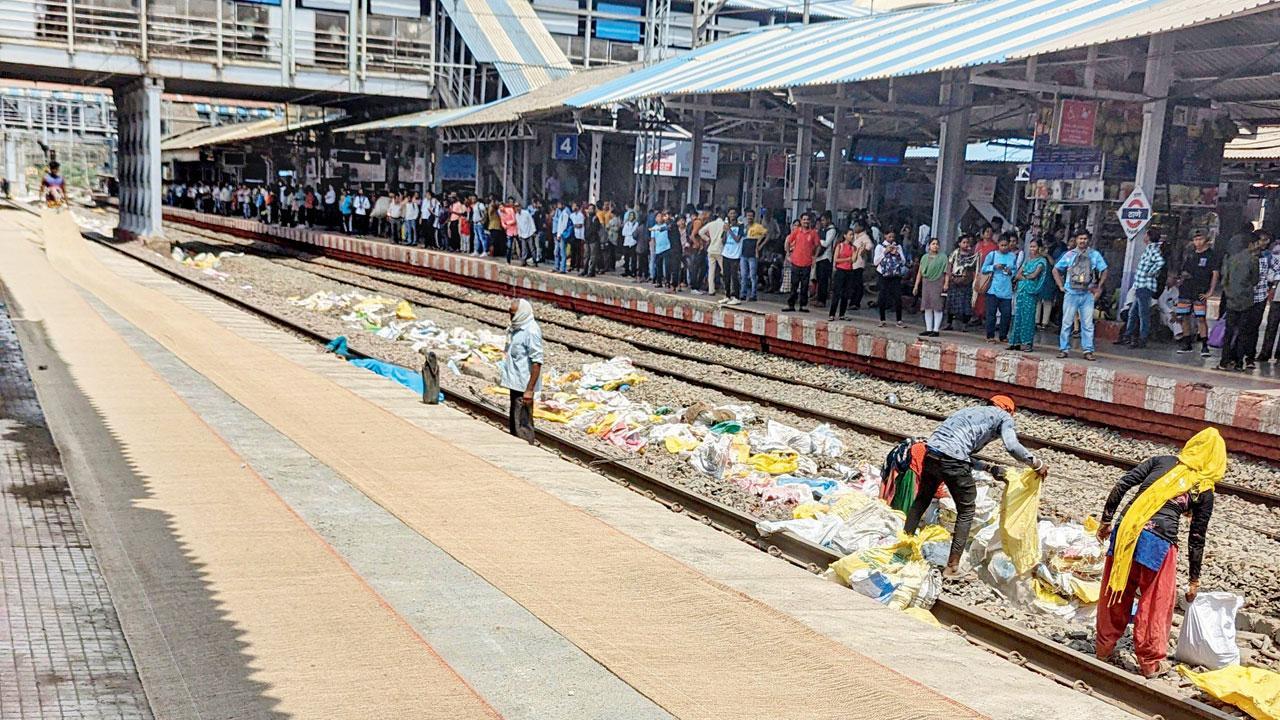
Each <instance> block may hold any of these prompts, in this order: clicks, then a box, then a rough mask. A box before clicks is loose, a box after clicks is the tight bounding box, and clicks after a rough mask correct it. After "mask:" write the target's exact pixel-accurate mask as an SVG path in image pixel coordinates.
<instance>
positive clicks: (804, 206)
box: [791, 103, 813, 220]
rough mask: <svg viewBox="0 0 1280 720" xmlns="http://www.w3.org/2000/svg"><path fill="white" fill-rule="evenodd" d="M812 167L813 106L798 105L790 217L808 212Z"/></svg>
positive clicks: (811, 199)
mask: <svg viewBox="0 0 1280 720" xmlns="http://www.w3.org/2000/svg"><path fill="white" fill-rule="evenodd" d="M812 167H813V106H812V105H809V104H808V103H805V104H803V105H801V106H800V119H799V121H798V127H797V128H796V173H795V182H794V183H793V186H792V193H791V218H792V219H793V220H794V219H795V218H798V217H800V213H804V212H808V211H809V206H810V204H811V203H812V201H813V198H812V197H810V195H809V172H810V169H811V168H812Z"/></svg>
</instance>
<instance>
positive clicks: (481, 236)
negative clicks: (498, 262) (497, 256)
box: [471, 223, 489, 255]
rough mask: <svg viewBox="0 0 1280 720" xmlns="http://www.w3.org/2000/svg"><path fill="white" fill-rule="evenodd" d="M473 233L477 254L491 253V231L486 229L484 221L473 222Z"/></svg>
mask: <svg viewBox="0 0 1280 720" xmlns="http://www.w3.org/2000/svg"><path fill="white" fill-rule="evenodd" d="M471 234H472V236H473V237H474V239H475V240H474V243H473V245H474V246H475V247H474V249H475V253H476V254H477V255H488V254H489V231H488V230H485V229H484V224H483V223H471Z"/></svg>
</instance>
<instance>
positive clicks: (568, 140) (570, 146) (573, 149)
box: [552, 133, 578, 160]
mask: <svg viewBox="0 0 1280 720" xmlns="http://www.w3.org/2000/svg"><path fill="white" fill-rule="evenodd" d="M552 157H553V158H554V159H556V160H577V159H578V136H577V135H574V134H572V133H560V134H557V135H556V144H555V148H554V150H553V152H552Z"/></svg>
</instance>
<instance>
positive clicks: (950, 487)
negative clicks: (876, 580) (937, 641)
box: [903, 395, 1049, 577]
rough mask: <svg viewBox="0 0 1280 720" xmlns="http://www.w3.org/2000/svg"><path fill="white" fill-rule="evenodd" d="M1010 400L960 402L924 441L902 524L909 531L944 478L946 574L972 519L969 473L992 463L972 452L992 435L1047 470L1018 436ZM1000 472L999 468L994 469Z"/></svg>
mask: <svg viewBox="0 0 1280 720" xmlns="http://www.w3.org/2000/svg"><path fill="white" fill-rule="evenodd" d="M1014 410H1015V407H1014V404H1013V400H1012V399H1011V398H1009V397H1008V396H1006V395H996V396H995V397H993V398H991V404H990V405H987V406H985V407H974V408H965V409H964V410H961V411H959V412H957V413H955V414H954V415H952V416H951V417H949V418H947V419H946V420H944V421H943V423H942V424H941V425H939V426H938V429H937V430H934V431H933V435H930V436H929V439H928V441H926V443H925V445H926V450H925V456H924V465H923V469H922V472H921V474H920V481H919V487H918V488H917V490H916V496H915V501H914V502H913V503H911V509H910V510H909V511H908V512H907V521H906V525H905V526H904V527H903V531H904V532H906V533H907V534H908V535H910V534H912V533H914V532H915V531H916V529H917V528H918V527H919V526H920V520H921V518H923V517H924V513H925V510H927V509H929V503H930V502H932V501H933V497H934V493H936V492H937V491H938V485H939V484H945V485H946V486H947V491H948V492H949V493H951V499H952V500H954V501H955V504H956V526H955V531H954V532H953V533H952V536H951V555H950V557H949V558H948V560H947V567H946V569H945V570H943V573H942V574H943V575H944V576H946V577H955V576H956V575H958V574H959V568H960V555H961V554H962V553H963V552H964V546H965V543H966V542H968V540H969V526H970V525H971V524H972V523H973V513H974V510H975V506H976V503H977V499H978V487H977V483H975V482H974V479H973V471H974V470H987V469H989V468H990V467H991V466H990V464H989V463H986V462H983V461H982V460H979V459H978V458H975V457H973V456H974V455H975V454H977V453H978V452H981V450H982V448H984V447H986V446H987V444H988V443H990V442H991V441H992V440H994V439H996V437H997V436H999V437H1000V438H1001V440H1003V442H1004V447H1005V450H1008V451H1009V454H1010V455H1012V456H1014V457H1015V458H1017V459H1018V460H1019V461H1021V462H1022V463H1023V464H1024V465H1026V466H1027V467H1030V468H1032V469H1034V470H1035V471H1036V472H1038V473H1040V474H1041V475H1046V474H1048V472H1049V466H1048V464H1047V463H1045V462H1044V461H1043V460H1038V459H1036V457H1035V456H1034V455H1032V454H1031V453H1029V452H1027V449H1026V448H1024V447H1022V443H1021V442H1019V441H1018V432H1017V429H1016V428H1015V427H1014V424H1013V412H1014ZM996 475H997V476H1000V475H1001V474H1000V473H996Z"/></svg>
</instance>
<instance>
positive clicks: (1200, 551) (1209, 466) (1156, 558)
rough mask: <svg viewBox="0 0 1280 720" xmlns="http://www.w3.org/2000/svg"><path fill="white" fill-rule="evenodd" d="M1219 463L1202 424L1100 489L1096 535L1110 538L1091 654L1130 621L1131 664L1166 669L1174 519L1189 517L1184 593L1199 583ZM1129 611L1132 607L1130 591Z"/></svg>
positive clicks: (1108, 646) (1218, 447) (1106, 649)
mask: <svg viewBox="0 0 1280 720" xmlns="http://www.w3.org/2000/svg"><path fill="white" fill-rule="evenodd" d="M1226 470H1227V446H1226V443H1225V442H1223V440H1222V436H1221V435H1220V434H1219V433H1218V431H1217V430H1216V429H1214V428H1205V429H1204V430H1201V431H1200V432H1199V433H1197V434H1196V435H1195V437H1192V438H1191V439H1190V440H1188V441H1187V444H1186V445H1185V446H1184V447H1183V448H1182V452H1180V453H1178V455H1177V456H1176V457H1175V456H1173V455H1158V456H1156V457H1153V458H1151V459H1149V460H1147V461H1145V462H1143V463H1142V464H1140V465H1138V466H1137V467H1135V468H1133V469H1132V470H1130V471H1129V472H1127V473H1125V474H1124V477H1122V478H1120V480H1119V482H1117V483H1116V485H1115V487H1114V488H1112V490H1111V493H1110V494H1109V495H1108V496H1107V502H1106V506H1105V507H1104V509H1103V511H1102V526H1101V527H1099V528H1098V540H1099V541H1101V542H1103V543H1110V544H1109V549H1108V553H1107V555H1108V557H1107V563H1106V567H1105V569H1104V570H1103V574H1102V597H1101V600H1100V601H1099V603H1098V626H1097V630H1098V631H1097V646H1096V652H1097V655H1098V659H1100V660H1106V659H1108V658H1109V657H1110V656H1111V653H1112V652H1113V651H1114V650H1115V647H1116V642H1117V641H1119V640H1120V637H1121V636H1122V635H1124V629H1125V627H1126V626H1128V624H1129V623H1130V622H1131V621H1132V622H1133V646H1134V652H1135V654H1136V655H1137V657H1138V667H1139V670H1140V671H1141V673H1142V674H1143V675H1144V676H1146V677H1155V676H1156V675H1159V674H1161V673H1163V672H1164V671H1165V670H1167V669H1168V667H1167V665H1166V664H1165V657H1166V656H1167V654H1168V651H1169V628H1170V626H1171V625H1172V624H1173V608H1174V605H1175V604H1176V600H1177V597H1176V595H1177V593H1176V590H1177V584H1178V578H1177V575H1178V526H1179V523H1180V522H1181V518H1182V516H1183V515H1189V516H1190V517H1191V529H1190V533H1189V535H1188V540H1187V551H1188V554H1189V556H1188V561H1189V565H1190V584H1189V586H1188V589H1187V592H1186V598H1187V601H1188V602H1189V601H1191V600H1193V599H1194V598H1195V596H1196V592H1197V591H1198V590H1199V589H1200V562H1201V559H1202V557H1203V555H1204V540H1205V535H1206V534H1207V532H1208V529H1209V517H1210V515H1212V514H1213V489H1214V485H1215V484H1216V483H1217V482H1218V481H1219V480H1221V479H1222V476H1223V474H1225V473H1226ZM1134 487H1137V488H1138V495H1137V497H1136V498H1134V500H1133V501H1132V502H1131V503H1129V505H1128V507H1126V508H1125V509H1124V511H1123V512H1122V513H1121V514H1120V519H1119V522H1118V524H1116V525H1115V527H1114V532H1113V530H1112V528H1113V524H1112V518H1113V517H1115V514H1116V509H1117V508H1118V507H1119V506H1120V502H1121V501H1122V500H1124V496H1125V494H1126V493H1128V492H1129V490H1131V489H1133V488H1134ZM1135 595H1136V596H1137V597H1138V610H1137V613H1134V612H1133V601H1134V596H1135Z"/></svg>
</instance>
